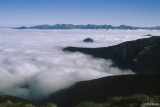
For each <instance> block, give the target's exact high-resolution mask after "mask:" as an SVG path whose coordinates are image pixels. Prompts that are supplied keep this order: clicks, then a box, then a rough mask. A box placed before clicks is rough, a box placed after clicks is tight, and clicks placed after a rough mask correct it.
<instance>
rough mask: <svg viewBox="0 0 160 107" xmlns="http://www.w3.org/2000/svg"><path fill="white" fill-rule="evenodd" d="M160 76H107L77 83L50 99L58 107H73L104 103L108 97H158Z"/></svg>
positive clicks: (159, 93)
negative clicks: (89, 102)
mask: <svg viewBox="0 0 160 107" xmlns="http://www.w3.org/2000/svg"><path fill="white" fill-rule="evenodd" d="M159 83H160V75H159V74H158V75H157V74H139V75H123V76H109V77H104V78H101V79H95V80H90V81H84V82H78V83H77V84H76V85H74V86H72V87H71V88H68V89H66V90H61V91H59V92H57V93H55V94H53V95H52V96H51V97H50V100H51V101H54V102H55V103H56V104H57V105H58V106H59V107H73V106H75V105H77V104H78V103H80V102H84V101H93V102H105V101H106V99H107V98H108V97H110V96H127V95H133V94H137V93H142V94H147V95H160V87H159Z"/></svg>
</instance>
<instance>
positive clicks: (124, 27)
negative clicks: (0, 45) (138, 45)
mask: <svg viewBox="0 0 160 107" xmlns="http://www.w3.org/2000/svg"><path fill="white" fill-rule="evenodd" d="M13 29H106V30H108V29H120V30H138V29H144V30H160V26H155V27H134V26H129V25H119V26H113V25H106V24H104V25H95V24H87V25H74V24H55V25H48V24H44V25H36V26H31V27H26V26H21V27H14V28H13Z"/></svg>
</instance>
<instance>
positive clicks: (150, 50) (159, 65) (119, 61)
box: [63, 36, 160, 73]
mask: <svg viewBox="0 0 160 107" xmlns="http://www.w3.org/2000/svg"><path fill="white" fill-rule="evenodd" d="M63 50H64V51H70V52H82V53H84V54H88V55H92V56H93V57H98V58H103V59H111V60H112V61H113V65H112V66H116V67H119V68H120V69H131V70H133V71H134V72H136V73H160V37H159V36H154V37H150V38H145V39H138V40H135V41H127V42H124V43H121V44H118V45H115V46H110V47H102V48H79V47H66V48H64V49H63Z"/></svg>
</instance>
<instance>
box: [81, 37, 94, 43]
mask: <svg viewBox="0 0 160 107" xmlns="http://www.w3.org/2000/svg"><path fill="white" fill-rule="evenodd" d="M83 42H85V43H92V42H94V41H93V39H91V38H86V39H84V40H83Z"/></svg>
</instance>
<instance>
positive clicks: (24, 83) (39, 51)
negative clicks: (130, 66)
mask: <svg viewBox="0 0 160 107" xmlns="http://www.w3.org/2000/svg"><path fill="white" fill-rule="evenodd" d="M146 34H153V35H160V31H150V30H16V29H0V95H13V96H18V97H23V98H30V99H38V98H41V97H44V96H45V97H47V96H48V95H50V94H51V93H54V92H56V91H58V90H60V89H64V88H67V87H69V86H71V85H73V84H75V83H76V82H79V81H84V80H91V79H95V78H100V77H104V76H109V75H121V74H131V73H133V72H132V71H130V70H126V71H121V70H119V69H118V68H112V67H110V65H111V64H112V62H111V61H110V60H104V59H94V58H93V57H91V56H89V55H84V54H82V53H78V52H75V53H69V52H63V51H62V49H63V48H64V47H67V46H77V47H107V46H111V45H115V44H118V43H121V42H124V41H128V40H135V39H139V38H145V36H143V35H146ZM88 37H89V38H93V39H94V41H95V42H94V43H84V42H83V39H85V38H88Z"/></svg>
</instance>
